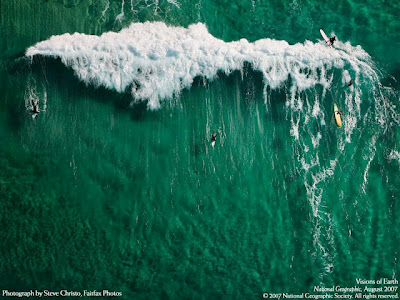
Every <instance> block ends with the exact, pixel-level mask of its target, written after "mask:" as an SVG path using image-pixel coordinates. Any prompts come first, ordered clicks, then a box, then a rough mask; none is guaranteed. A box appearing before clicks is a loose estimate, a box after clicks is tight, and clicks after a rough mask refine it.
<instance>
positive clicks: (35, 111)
mask: <svg viewBox="0 0 400 300" xmlns="http://www.w3.org/2000/svg"><path fill="white" fill-rule="evenodd" d="M31 102H32V109H31V110H30V111H29V113H30V114H32V118H35V117H36V116H37V115H38V114H39V100H38V101H37V102H36V103H35V101H33V99H32V100H31Z"/></svg>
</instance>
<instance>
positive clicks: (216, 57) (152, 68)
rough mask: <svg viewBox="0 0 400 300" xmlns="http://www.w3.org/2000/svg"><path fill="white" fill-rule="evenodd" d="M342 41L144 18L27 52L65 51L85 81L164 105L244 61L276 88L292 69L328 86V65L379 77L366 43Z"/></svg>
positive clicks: (301, 82)
mask: <svg viewBox="0 0 400 300" xmlns="http://www.w3.org/2000/svg"><path fill="white" fill-rule="evenodd" d="M337 44H338V46H339V47H341V48H342V50H340V51H338V50H337V49H329V48H328V47H326V45H324V44H323V43H312V42H310V41H305V42H304V43H303V44H301V43H298V44H295V45H289V44H288V43H287V42H286V41H277V40H272V39H268V38H267V39H262V40H258V41H256V42H254V43H250V42H248V41H247V40H246V39H241V40H239V41H234V42H224V41H222V40H220V39H217V38H215V37H214V36H212V35H211V34H210V33H209V32H208V30H207V28H206V26H205V25H204V24H201V23H198V24H193V25H190V26H189V27H188V28H183V27H172V26H167V25H166V24H164V23H162V22H145V23H133V24H131V25H130V26H129V27H128V28H125V29H122V30H121V31H120V32H118V33H116V32H106V33H104V34H102V35H101V36H94V35H86V34H80V33H74V34H72V35H71V34H69V33H66V34H63V35H58V36H52V37H51V38H50V39H48V40H46V41H42V42H39V43H37V44H36V45H35V46H32V47H30V48H28V49H27V51H26V55H27V56H29V57H32V56H34V55H43V56H50V57H59V58H61V60H62V62H63V63H64V64H65V65H67V66H70V67H71V68H72V69H73V70H74V72H75V73H76V75H77V76H78V77H79V78H80V79H81V80H82V81H84V82H85V83H87V84H93V85H95V86H104V87H106V88H108V89H113V90H116V91H117V92H126V91H130V92H131V93H132V96H133V97H134V99H135V100H148V105H149V107H150V108H158V107H159V106H160V100H162V99H168V98H172V97H173V96H174V94H175V95H177V94H179V93H180V91H181V90H182V89H184V88H189V87H190V86H191V84H192V83H193V80H194V78H195V77H198V76H199V77H202V78H206V79H208V80H210V79H213V78H215V77H216V76H217V72H218V71H222V72H225V73H227V74H229V73H231V72H232V71H234V70H240V69H242V68H243V66H244V63H245V62H247V63H249V64H251V66H252V68H253V69H255V70H258V71H261V72H262V74H263V77H264V82H265V84H266V85H268V86H270V87H271V88H277V87H279V86H281V85H282V84H283V82H285V81H286V80H288V79H289V77H290V79H291V82H292V90H293V91H302V90H305V89H308V88H310V87H313V86H315V85H316V84H321V85H323V86H324V87H325V88H329V86H330V84H331V82H332V79H331V78H330V76H328V75H327V71H328V70H330V69H333V68H336V69H339V70H346V72H344V71H343V74H342V76H343V78H345V77H346V76H347V77H348V71H347V70H350V71H351V73H352V75H353V74H354V82H355V83H359V80H361V77H362V76H360V74H363V76H365V75H366V77H371V78H372V77H374V74H375V72H374V71H373V68H372V67H371V64H370V62H369V61H370V57H369V55H368V54H367V53H366V52H365V51H363V50H362V49H361V47H352V46H351V45H350V44H349V43H346V44H343V43H337ZM350 53H351V54H350Z"/></svg>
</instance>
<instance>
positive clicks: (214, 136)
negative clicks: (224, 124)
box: [211, 131, 218, 143]
mask: <svg viewBox="0 0 400 300" xmlns="http://www.w3.org/2000/svg"><path fill="white" fill-rule="evenodd" d="M217 135H218V133H215V131H213V133H212V135H211V143H212V142H216V141H217Z"/></svg>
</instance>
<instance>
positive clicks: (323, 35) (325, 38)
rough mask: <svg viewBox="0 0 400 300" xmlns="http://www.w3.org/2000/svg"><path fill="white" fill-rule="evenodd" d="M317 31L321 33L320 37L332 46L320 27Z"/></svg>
mask: <svg viewBox="0 0 400 300" xmlns="http://www.w3.org/2000/svg"><path fill="white" fill-rule="evenodd" d="M319 32H320V33H321V35H322V37H323V38H324V41H325V43H327V44H328V46H329V47H331V48H333V47H332V44H331V42H330V41H329V38H328V37H327V36H326V34H325V32H324V31H323V30H322V29H320V30H319Z"/></svg>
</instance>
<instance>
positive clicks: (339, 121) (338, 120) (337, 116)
mask: <svg viewBox="0 0 400 300" xmlns="http://www.w3.org/2000/svg"><path fill="white" fill-rule="evenodd" d="M333 111H334V114H335V121H336V124H337V126H339V127H341V126H342V116H341V115H340V112H339V109H338V107H337V105H336V103H334V104H333Z"/></svg>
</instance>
